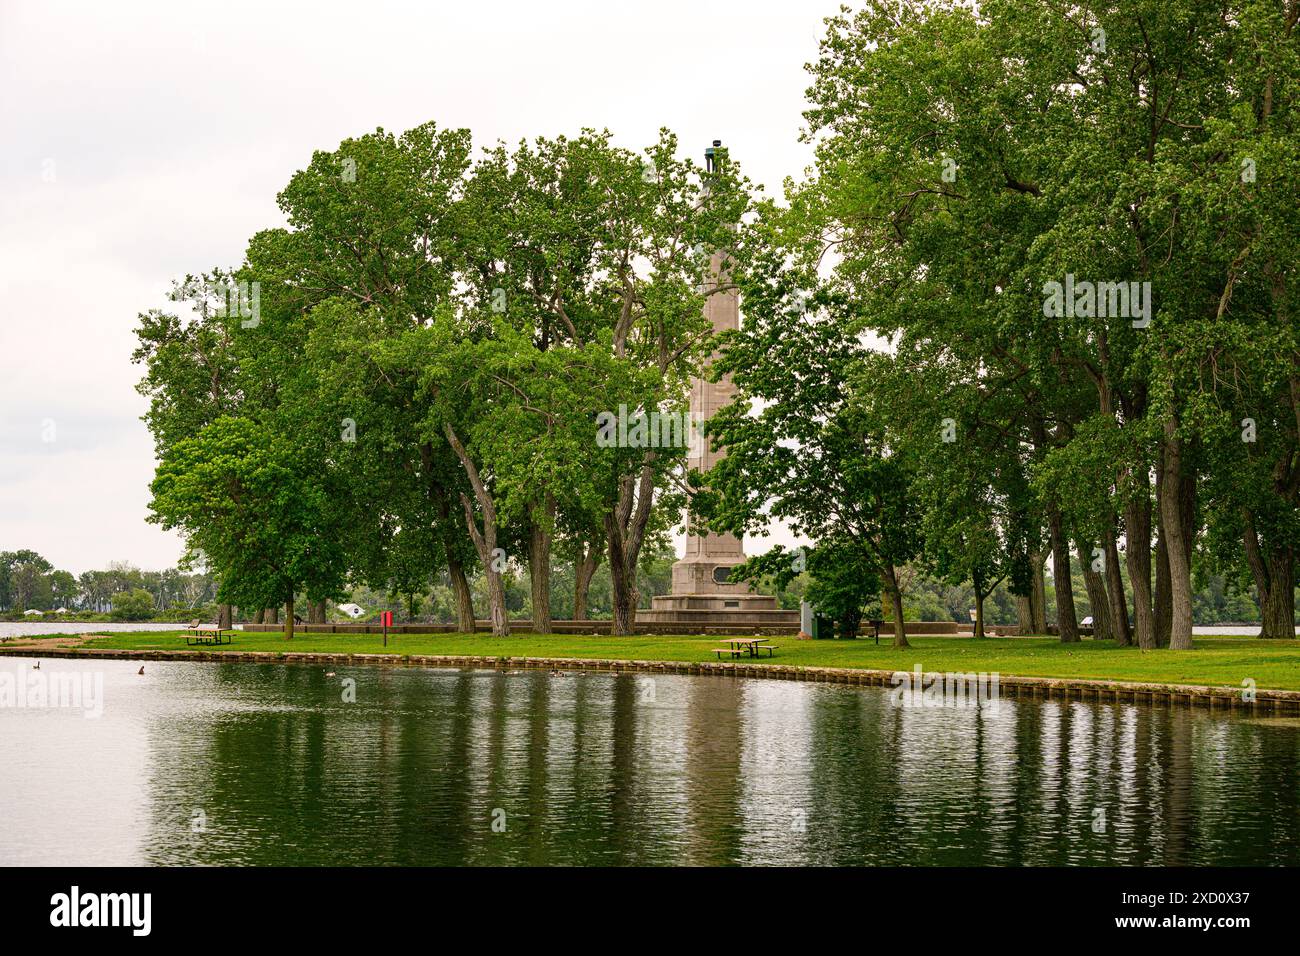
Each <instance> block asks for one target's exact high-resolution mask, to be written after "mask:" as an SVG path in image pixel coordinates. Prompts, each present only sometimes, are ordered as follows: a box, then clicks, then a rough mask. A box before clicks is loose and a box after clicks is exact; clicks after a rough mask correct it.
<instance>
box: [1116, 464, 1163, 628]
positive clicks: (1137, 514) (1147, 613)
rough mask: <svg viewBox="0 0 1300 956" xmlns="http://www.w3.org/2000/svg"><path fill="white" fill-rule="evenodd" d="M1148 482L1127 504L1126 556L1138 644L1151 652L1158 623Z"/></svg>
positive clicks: (1125, 524)
mask: <svg viewBox="0 0 1300 956" xmlns="http://www.w3.org/2000/svg"><path fill="white" fill-rule="evenodd" d="M1147 484H1148V482H1147V481H1146V480H1139V481H1138V492H1137V496H1136V497H1135V498H1134V500H1132V501H1130V502H1129V503H1128V504H1126V505H1125V506H1124V536H1125V539H1126V541H1127V547H1126V549H1125V553H1124V559H1125V561H1126V562H1127V563H1128V577H1129V584H1130V585H1131V586H1132V588H1133V632H1134V635H1135V636H1136V638H1137V643H1138V647H1141V648H1142V649H1144V650H1148V651H1149V650H1154V649H1155V646H1156V628H1155V623H1156V622H1155V614H1154V608H1153V607H1152V605H1151V499H1150V498H1149V497H1148V496H1147V494H1146V486H1147Z"/></svg>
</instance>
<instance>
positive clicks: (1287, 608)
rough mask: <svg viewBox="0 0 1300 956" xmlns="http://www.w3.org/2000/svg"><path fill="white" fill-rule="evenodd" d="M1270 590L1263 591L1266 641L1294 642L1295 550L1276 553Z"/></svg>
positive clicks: (1262, 633) (1271, 560) (1270, 562)
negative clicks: (1282, 640)
mask: <svg viewBox="0 0 1300 956" xmlns="http://www.w3.org/2000/svg"><path fill="white" fill-rule="evenodd" d="M1268 574H1269V582H1270V586H1269V589H1268V590H1267V591H1260V592H1259V594H1260V612H1261V617H1262V621H1261V624H1262V626H1261V628H1260V631H1259V636H1260V637H1263V638H1268V639H1270V640H1272V639H1279V638H1280V639H1284V640H1294V639H1295V636H1296V631H1295V549H1294V548H1284V549H1281V550H1278V551H1274V552H1273V553H1272V554H1271V555H1270V556H1269V560H1268Z"/></svg>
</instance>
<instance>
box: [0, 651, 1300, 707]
mask: <svg viewBox="0 0 1300 956" xmlns="http://www.w3.org/2000/svg"><path fill="white" fill-rule="evenodd" d="M3 657H41V658H71V659H76V658H86V659H102V660H127V661H160V660H161V661H201V662H207V663H216V662H225V663H241V664H333V665H336V666H337V665H353V666H369V667H376V666H379V667H384V666H386V667H429V668H440V669H457V670H460V669H465V668H471V669H475V670H517V669H524V670H528V669H533V670H570V671H599V672H606V673H618V672H620V671H627V672H633V673H652V674H653V673H658V674H678V675H686V676H716V677H744V678H765V679H769V680H802V681H812V682H815V683H832V684H849V685H858V686H872V687H893V686H894V684H893V676H894V674H895V673H899V672H898V671H892V670H877V669H868V668H858V667H820V666H813V665H796V664H763V663H757V662H752V663H751V662H732V661H721V662H716V663H714V662H708V661H704V662H700V661H641V660H621V659H601V658H575V657H485V656H473V655H454V656H453V655H437V654H406V655H398V654H352V653H348V654H342V653H328V652H311V651H285V652H279V651H213V650H194V651H181V650H147V651H146V650H128V649H119V648H86V647H61V648H53V647H0V658H3ZM925 673H927V674H931V673H947V672H946V671H925ZM998 679H999V686H1000V687H1001V689H1002V691H1003V692H1004V693H1006V694H1007V695H1008V696H1010V697H1012V698H1015V699H1028V700H1064V701H1069V700H1078V701H1090V702H1093V703H1107V702H1111V703H1149V704H1157V703H1168V704H1170V705H1174V704H1178V705H1181V706H1188V707H1204V708H1207V709H1209V710H1211V711H1213V710H1215V709H1226V710H1240V711H1245V712H1253V713H1260V712H1266V713H1270V714H1272V715H1288V714H1300V691H1296V690H1267V689H1263V688H1260V689H1257V690H1256V691H1255V700H1254V701H1246V700H1244V699H1243V697H1242V691H1241V690H1240V689H1238V688H1233V687H1228V686H1216V685H1205V684H1162V683H1149V682H1138V681H1114V680H1099V679H1093V678H1061V677H1027V676H1017V675H1014V674H1002V673H999V674H998Z"/></svg>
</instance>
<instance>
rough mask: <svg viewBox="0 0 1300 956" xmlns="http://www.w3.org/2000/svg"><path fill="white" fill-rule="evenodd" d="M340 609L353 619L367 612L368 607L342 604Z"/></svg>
mask: <svg viewBox="0 0 1300 956" xmlns="http://www.w3.org/2000/svg"><path fill="white" fill-rule="evenodd" d="M338 609H339V610H340V611H342V612H343V613H344V614H346V615H347V616H348V617H350V618H352V619H353V620H356V619H357V618H359V617H360V616H361V615H362V614H365V613H366V609H365V608H363V607H362V606H361V605H359V604H340V605H338Z"/></svg>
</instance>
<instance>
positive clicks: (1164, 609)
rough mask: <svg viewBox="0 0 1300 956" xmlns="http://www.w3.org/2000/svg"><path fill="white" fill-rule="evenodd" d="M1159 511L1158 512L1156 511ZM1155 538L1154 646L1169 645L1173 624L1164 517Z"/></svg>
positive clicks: (1167, 544)
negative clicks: (1170, 630)
mask: <svg viewBox="0 0 1300 956" xmlns="http://www.w3.org/2000/svg"><path fill="white" fill-rule="evenodd" d="M1157 513H1159V512H1157ZM1158 524H1159V526H1160V527H1158V528H1157V534H1158V535H1159V537H1158V538H1157V539H1156V599H1155V601H1156V604H1155V612H1154V616H1155V624H1156V647H1168V646H1169V629H1170V627H1172V626H1173V614H1174V606H1173V604H1172V603H1171V602H1170V600H1169V543H1168V541H1167V540H1166V538H1165V533H1164V519H1161V520H1160V521H1159V522H1158Z"/></svg>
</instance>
